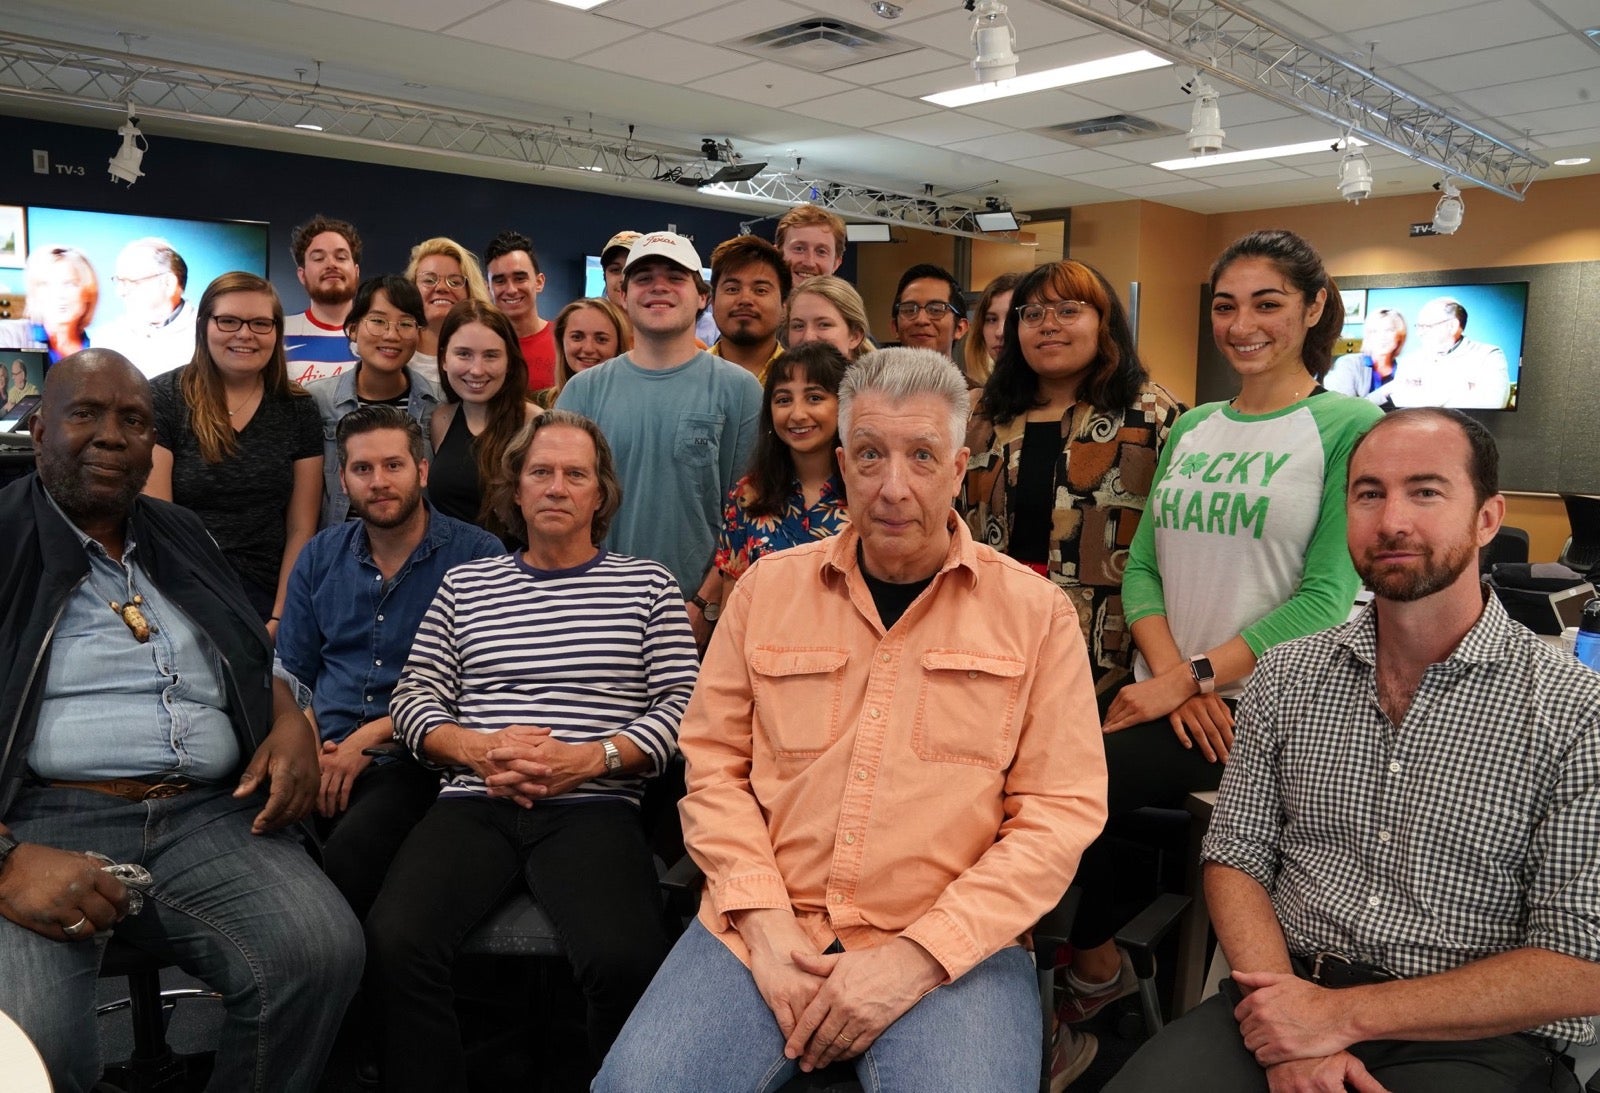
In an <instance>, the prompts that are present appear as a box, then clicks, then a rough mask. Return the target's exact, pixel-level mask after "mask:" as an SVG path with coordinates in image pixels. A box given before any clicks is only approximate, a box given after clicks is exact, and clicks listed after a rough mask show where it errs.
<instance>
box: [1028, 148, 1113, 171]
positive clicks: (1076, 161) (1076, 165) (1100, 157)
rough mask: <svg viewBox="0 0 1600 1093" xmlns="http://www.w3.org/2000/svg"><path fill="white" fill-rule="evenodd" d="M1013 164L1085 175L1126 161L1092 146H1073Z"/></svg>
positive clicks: (1031, 169)
mask: <svg viewBox="0 0 1600 1093" xmlns="http://www.w3.org/2000/svg"><path fill="white" fill-rule="evenodd" d="M1013 166H1016V167H1023V168H1026V169H1027V170H1030V171H1043V172H1044V173H1045V174H1050V175H1086V174H1089V173H1091V172H1093V171H1109V170H1111V169H1112V168H1114V167H1126V166H1128V161H1127V160H1125V159H1118V158H1117V157H1116V156H1113V155H1107V154H1106V153H1105V152H1101V151H1098V150H1096V149H1094V148H1073V149H1072V150H1071V151H1067V152H1053V153H1051V154H1050V155H1047V156H1034V157H1033V158H1032V159H1020V160H1018V161H1017V162H1016V163H1015V164H1013Z"/></svg>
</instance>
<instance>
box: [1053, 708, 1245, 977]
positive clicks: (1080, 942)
mask: <svg viewBox="0 0 1600 1093" xmlns="http://www.w3.org/2000/svg"><path fill="white" fill-rule="evenodd" d="M1232 705H1233V704H1232V703H1229V707H1230V708H1231V707H1232ZM1105 744H1106V786H1107V790H1106V812H1107V815H1108V821H1107V823H1108V824H1112V823H1113V822H1114V821H1115V820H1116V818H1117V817H1118V816H1121V815H1123V814H1125V813H1128V812H1132V811H1134V810H1135V809H1140V808H1182V807H1183V802H1184V799H1185V798H1186V797H1188V796H1189V794H1191V793H1194V792H1196V791H1199V790H1208V789H1216V788H1217V784H1218V783H1219V782H1221V781H1222V769H1223V764H1221V763H1210V762H1207V761H1206V757H1205V756H1204V755H1202V754H1201V753H1200V749H1199V748H1185V747H1184V746H1183V745H1182V744H1180V743H1178V737H1177V734H1176V733H1174V732H1173V731H1172V722H1170V721H1168V720H1167V719H1166V718H1164V717H1163V718H1160V719H1158V720H1155V721H1146V722H1144V723H1143V724H1140V725H1132V726H1130V727H1128V728H1126V729H1123V730H1122V731H1121V732H1114V733H1112V734H1111V735H1110V736H1108V737H1106V738H1105ZM1123 861H1124V858H1123V856H1122V855H1121V854H1119V853H1118V852H1117V848H1116V846H1115V844H1114V842H1113V840H1112V839H1111V838H1110V837H1108V836H1105V835H1102V836H1101V837H1100V838H1098V839H1096V840H1095V841H1094V842H1092V843H1090V844H1089V847H1088V849H1086V850H1085V851H1084V853H1083V861H1082V862H1081V863H1080V864H1079V866H1078V875H1077V878H1076V880H1075V881H1074V882H1073V883H1075V884H1077V885H1078V886H1079V887H1080V888H1082V889H1083V902H1082V903H1080V904H1079V905H1078V916H1077V918H1076V919H1074V920H1073V924H1072V943H1073V945H1075V946H1077V947H1078V948H1081V949H1090V948H1093V947H1094V946H1096V945H1100V944H1103V943H1104V942H1105V941H1107V940H1108V939H1109V938H1110V937H1111V935H1112V934H1114V933H1116V932H1117V930H1118V928H1120V927H1121V926H1122V924H1123V923H1124V922H1126V921H1127V920H1128V918H1129V916H1130V914H1133V913H1137V908H1133V909H1131V910H1130V908H1128V907H1127V906H1125V905H1124V904H1123V902H1122V901H1121V900H1119V899H1118V898H1117V896H1116V892H1117V887H1118V886H1117V883H1116V882H1117V873H1118V870H1120V869H1121V868H1122V867H1123Z"/></svg>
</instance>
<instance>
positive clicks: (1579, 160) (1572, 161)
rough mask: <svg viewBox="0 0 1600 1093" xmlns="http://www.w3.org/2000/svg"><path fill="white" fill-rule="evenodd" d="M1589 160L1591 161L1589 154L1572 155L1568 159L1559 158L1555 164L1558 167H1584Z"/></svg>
mask: <svg viewBox="0 0 1600 1093" xmlns="http://www.w3.org/2000/svg"><path fill="white" fill-rule="evenodd" d="M1588 162H1589V157H1588V156H1571V157H1570V158H1568V159H1558V160H1556V164H1555V165H1556V166H1557V167H1582V166H1583V165H1584V164H1585V163H1588Z"/></svg>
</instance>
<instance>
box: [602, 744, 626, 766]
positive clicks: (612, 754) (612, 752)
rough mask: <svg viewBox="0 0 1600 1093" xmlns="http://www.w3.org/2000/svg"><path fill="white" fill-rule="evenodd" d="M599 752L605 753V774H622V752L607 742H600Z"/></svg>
mask: <svg viewBox="0 0 1600 1093" xmlns="http://www.w3.org/2000/svg"><path fill="white" fill-rule="evenodd" d="M600 750H601V751H603V752H605V753H606V773H607V774H620V773H622V752H620V751H618V750H617V746H616V745H615V744H613V743H612V742H611V741H609V740H602V741H600Z"/></svg>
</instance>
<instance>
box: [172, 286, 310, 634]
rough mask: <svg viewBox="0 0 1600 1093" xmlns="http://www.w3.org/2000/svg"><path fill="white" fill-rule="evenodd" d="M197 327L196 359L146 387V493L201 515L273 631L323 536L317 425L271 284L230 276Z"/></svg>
mask: <svg viewBox="0 0 1600 1093" xmlns="http://www.w3.org/2000/svg"><path fill="white" fill-rule="evenodd" d="M195 323H196V338H195V350H194V358H193V359H192V360H191V361H190V362H189V363H188V364H186V365H184V366H183V367H182V368H180V369H177V370H176V371H172V372H167V373H165V374H163V375H160V376H157V377H156V378H155V379H154V380H152V381H151V384H150V391H151V398H152V400H153V402H154V404H155V424H156V447H155V450H154V452H153V455H152V460H151V462H152V464H153V467H152V470H151V472H150V480H149V482H147V483H146V485H145V492H146V493H148V494H150V495H151V496H152V497H159V498H161V499H163V500H167V501H174V502H176V503H177V504H180V505H183V506H184V507H186V508H189V509H192V510H193V511H194V512H195V514H196V515H198V516H199V517H200V519H201V520H202V521H203V522H204V523H205V525H206V529H207V530H208V531H210V532H211V536H212V538H214V539H215V540H216V541H217V545H218V546H219V547H221V548H222V553H223V556H224V557H225V558H227V559H228V562H229V564H231V565H232V566H233V568H234V569H235V570H236V571H237V572H238V574H239V577H240V579H241V580H242V581H243V582H244V586H245V591H246V592H247V593H249V596H250V602H251V604H252V605H253V606H254V607H255V609H256V611H257V612H258V613H259V614H260V615H261V618H262V621H263V622H266V623H267V629H268V631H269V632H273V633H276V628H277V621H276V620H277V616H279V615H281V614H282V613H283V598H284V593H285V590H286V588H287V585H288V580H289V572H290V570H292V569H293V568H294V562H295V559H296V558H298V557H299V556H300V548H301V547H303V546H304V545H305V544H306V541H307V540H309V539H310V538H311V536H312V535H313V534H314V533H315V532H316V530H317V514H318V510H319V508H320V503H321V499H322V458H323V457H322V419H321V417H320V415H319V414H318V413H317V406H316V403H315V402H314V401H313V400H312V399H311V397H310V396H309V395H308V394H306V392H305V390H304V389H302V388H301V387H300V386H299V385H298V384H295V383H292V382H291V381H290V380H289V373H288V365H287V364H286V363H285V361H284V355H283V305H282V304H281V303H280V302H279V301H278V294H277V292H276V291H275V290H274V289H273V287H272V284H271V282H269V281H266V280H264V279H263V278H260V277H257V276H256V275H255V274H252V273H225V274H223V275H222V276H221V277H218V278H217V279H216V280H215V281H212V282H211V284H210V285H208V286H207V287H206V290H205V293H204V294H203V295H202V296H201V297H200V305H199V307H198V308H197V309H196V316H195Z"/></svg>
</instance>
